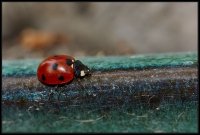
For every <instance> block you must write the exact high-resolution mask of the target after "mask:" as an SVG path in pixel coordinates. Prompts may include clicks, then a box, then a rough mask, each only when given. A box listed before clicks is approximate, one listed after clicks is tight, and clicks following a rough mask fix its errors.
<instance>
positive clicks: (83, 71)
mask: <svg viewBox="0 0 200 135" xmlns="http://www.w3.org/2000/svg"><path fill="white" fill-rule="evenodd" d="M74 71H75V76H76V78H84V77H85V76H90V75H91V71H90V69H89V68H88V67H87V66H86V65H84V64H83V63H82V62H81V61H80V60H76V61H75V62H74Z"/></svg>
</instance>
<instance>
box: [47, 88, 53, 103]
mask: <svg viewBox="0 0 200 135" xmlns="http://www.w3.org/2000/svg"><path fill="white" fill-rule="evenodd" d="M53 96H54V92H53V90H52V89H51V90H50V93H49V98H48V101H51V100H52V98H53Z"/></svg>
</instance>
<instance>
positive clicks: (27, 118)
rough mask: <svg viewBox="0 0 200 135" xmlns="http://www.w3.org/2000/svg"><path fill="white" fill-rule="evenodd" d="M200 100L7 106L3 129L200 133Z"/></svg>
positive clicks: (4, 112)
mask: <svg viewBox="0 0 200 135" xmlns="http://www.w3.org/2000/svg"><path fill="white" fill-rule="evenodd" d="M197 107H198V104H197V103H185V104H182V105H181V104H173V105H169V104H165V105H162V106H161V107H159V109H149V108H144V107H141V108H138V109H130V108H129V109H128V108H115V109H112V110H110V111H106V112H105V111H104V112H103V111H100V110H96V109H95V108H93V109H90V110H88V109H84V108H83V109H70V110H65V111H64V110H63V111H60V112H59V113H52V111H43V110H38V111H35V112H29V111H28V110H24V109H13V108H3V110H2V132H4V133H8V132H13V133H14V132H31V133H39V132H43V133H44V132H45V133H54V132H56V133H64V132H71V133H72V132H101V133H105V132H110V133H112V132H129V133H130V132H135V133H136V132H140V133H154V132H157V133H173V132H178V133H197V132H198V111H197Z"/></svg>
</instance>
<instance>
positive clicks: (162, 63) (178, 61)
mask: <svg viewBox="0 0 200 135" xmlns="http://www.w3.org/2000/svg"><path fill="white" fill-rule="evenodd" d="M77 59H80V60H81V61H82V62H83V63H85V64H86V65H88V67H90V68H91V69H92V70H93V71H109V70H117V69H145V68H153V67H157V68H158V67H177V66H178V67H184V66H196V65H197V53H194V52H186V53H165V54H146V55H133V56H109V57H84V58H77ZM41 61H42V60H41V59H37V60H36V59H25V60H3V63H2V75H3V76H29V75H35V74H36V71H37V67H38V65H39V63H40V62H41Z"/></svg>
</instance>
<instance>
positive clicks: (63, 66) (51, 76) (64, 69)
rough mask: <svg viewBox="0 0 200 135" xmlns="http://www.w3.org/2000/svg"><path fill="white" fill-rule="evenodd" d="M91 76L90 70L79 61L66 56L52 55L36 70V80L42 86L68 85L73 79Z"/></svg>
mask: <svg viewBox="0 0 200 135" xmlns="http://www.w3.org/2000/svg"><path fill="white" fill-rule="evenodd" d="M89 75H91V71H90V69H89V68H88V67H87V66H86V65H84V64H83V63H82V62H81V61H80V60H75V58H73V57H71V56H68V55H54V56H50V57H48V58H46V59H45V60H44V61H42V62H41V63H40V65H39V66H38V69H37V77H38V80H39V81H40V82H41V83H42V84H44V85H50V86H53V85H57V86H59V85H63V84H69V83H71V82H72V81H73V79H75V78H80V79H81V78H84V77H85V76H89Z"/></svg>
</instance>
